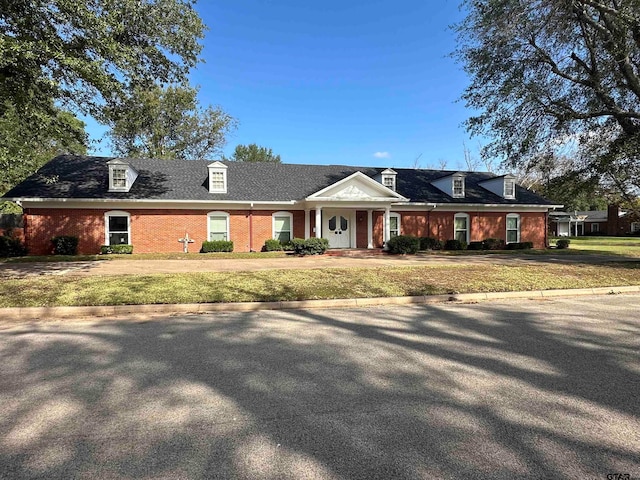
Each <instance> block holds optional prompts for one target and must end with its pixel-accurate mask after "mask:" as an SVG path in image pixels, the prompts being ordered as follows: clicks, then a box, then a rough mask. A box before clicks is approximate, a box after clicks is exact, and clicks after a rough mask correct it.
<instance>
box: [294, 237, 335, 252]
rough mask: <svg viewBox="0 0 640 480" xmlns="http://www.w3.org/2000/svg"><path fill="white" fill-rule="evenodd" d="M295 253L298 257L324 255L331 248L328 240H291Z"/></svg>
mask: <svg viewBox="0 0 640 480" xmlns="http://www.w3.org/2000/svg"><path fill="white" fill-rule="evenodd" d="M291 245H292V246H293V251H294V252H295V253H297V254H298V255H322V254H323V253H324V252H326V251H327V248H329V240H327V239H326V238H317V237H311V238H307V239H306V240H305V239H303V238H294V239H293V240H291Z"/></svg>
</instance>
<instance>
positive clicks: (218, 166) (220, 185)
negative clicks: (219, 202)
mask: <svg viewBox="0 0 640 480" xmlns="http://www.w3.org/2000/svg"><path fill="white" fill-rule="evenodd" d="M207 169H208V170H209V193H227V166H226V165H225V164H224V163H222V162H218V161H216V162H213V163H210V164H209V165H207Z"/></svg>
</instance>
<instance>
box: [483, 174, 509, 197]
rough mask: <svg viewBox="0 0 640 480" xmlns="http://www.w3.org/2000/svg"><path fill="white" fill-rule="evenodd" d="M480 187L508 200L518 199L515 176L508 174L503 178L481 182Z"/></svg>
mask: <svg viewBox="0 0 640 480" xmlns="http://www.w3.org/2000/svg"><path fill="white" fill-rule="evenodd" d="M479 185H480V186H481V187H482V188H485V189H487V190H489V191H490V192H492V193H495V194H496V195H498V196H499V197H502V198H504V199H506V200H515V198H516V177H515V175H511V174H508V175H503V176H501V177H495V178H491V179H489V180H484V181H482V182H479Z"/></svg>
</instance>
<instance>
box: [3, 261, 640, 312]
mask: <svg viewBox="0 0 640 480" xmlns="http://www.w3.org/2000/svg"><path fill="white" fill-rule="evenodd" d="M638 284H640V263H636V262H626V263H610V264H604V265H575V264H571V265H557V264H545V265H518V266H506V265H454V266H452V265H440V266H425V267H380V268H345V269H326V270H262V271H252V272H215V273H214V272H207V273H188V274H158V275H124V276H95V277H86V276H71V275H66V276H43V277H31V278H22V279H4V280H2V281H1V282H0V307H36V306H75V305H126V304H129V305H135V304H157V303H205V302H249V301H285V300H307V299H333V298H368V297H384V296H405V295H433V294H443V293H471V292H495V291H518V290H547V289H561V288H582V287H609V286H611V287H615V286H623V285H638Z"/></svg>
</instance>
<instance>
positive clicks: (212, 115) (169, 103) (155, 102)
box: [108, 85, 237, 159]
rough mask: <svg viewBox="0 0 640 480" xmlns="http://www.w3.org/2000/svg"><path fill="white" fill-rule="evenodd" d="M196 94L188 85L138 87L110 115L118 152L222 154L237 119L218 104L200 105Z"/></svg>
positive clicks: (190, 155)
mask: <svg viewBox="0 0 640 480" xmlns="http://www.w3.org/2000/svg"><path fill="white" fill-rule="evenodd" d="M197 93H198V90H197V89H195V88H192V87H189V86H186V85H178V86H169V87H166V88H163V87H161V86H159V85H154V86H152V87H149V88H143V87H138V88H134V89H133V92H132V93H131V95H130V96H129V97H128V98H127V99H126V100H125V101H123V102H122V103H120V104H119V105H118V106H116V107H113V108H112V110H111V111H110V113H109V117H110V118H111V119H112V120H111V122H110V126H111V130H110V131H109V132H108V136H109V137H110V139H111V142H112V146H113V150H114V152H115V153H116V154H118V155H121V156H127V157H147V158H163V159H198V158H207V157H210V156H212V155H214V154H218V153H220V151H221V149H222V147H223V146H224V144H225V143H226V136H227V134H228V133H229V132H230V131H231V130H233V129H234V128H235V127H236V123H237V122H236V121H235V119H234V118H233V117H231V116H230V115H228V114H227V113H225V112H224V111H223V110H222V109H220V108H219V107H211V106H209V107H207V108H202V107H200V106H199V105H198V100H197Z"/></svg>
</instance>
